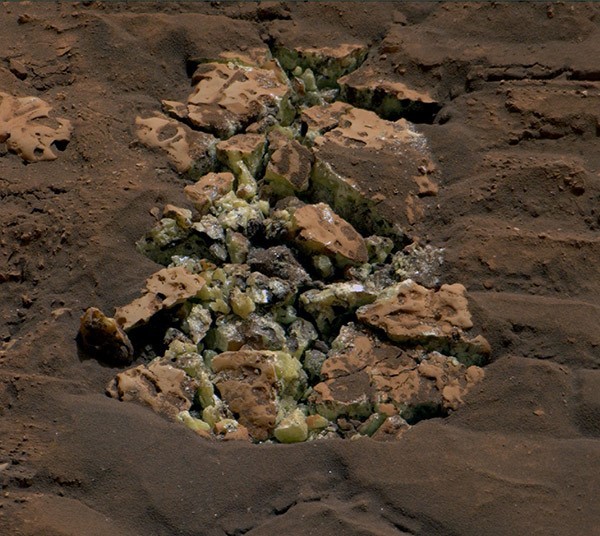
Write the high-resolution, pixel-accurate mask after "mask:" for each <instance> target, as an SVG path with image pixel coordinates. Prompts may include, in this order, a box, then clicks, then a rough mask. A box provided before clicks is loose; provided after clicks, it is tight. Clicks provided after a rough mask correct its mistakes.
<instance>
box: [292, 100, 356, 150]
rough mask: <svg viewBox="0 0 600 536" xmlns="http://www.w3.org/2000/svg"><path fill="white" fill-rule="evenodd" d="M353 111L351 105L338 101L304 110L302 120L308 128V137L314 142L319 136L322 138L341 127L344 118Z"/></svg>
mask: <svg viewBox="0 0 600 536" xmlns="http://www.w3.org/2000/svg"><path fill="white" fill-rule="evenodd" d="M351 109H352V106H350V104H347V103H345V102H341V101H336V102H333V103H331V104H324V105H321V106H311V107H310V108H306V109H304V110H302V113H301V115H300V120H301V121H302V124H303V125H304V126H305V127H306V137H307V138H308V139H309V140H311V141H314V139H315V138H316V137H317V136H322V135H323V134H325V133H326V132H328V131H330V130H333V129H334V128H335V127H337V126H338V125H339V123H340V119H341V118H342V116H343V115H344V114H345V113H347V112H348V111H350V110H351Z"/></svg>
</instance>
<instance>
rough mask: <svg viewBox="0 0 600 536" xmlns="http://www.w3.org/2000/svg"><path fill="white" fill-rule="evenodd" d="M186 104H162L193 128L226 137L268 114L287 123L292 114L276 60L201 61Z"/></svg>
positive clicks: (168, 102)
mask: <svg viewBox="0 0 600 536" xmlns="http://www.w3.org/2000/svg"><path fill="white" fill-rule="evenodd" d="M192 84H193V85H194V90H193V92H192V94H191V95H190V96H189V98H188V100H187V103H186V104H183V103H177V102H172V101H166V102H164V103H163V105H164V106H165V108H166V109H167V110H168V112H169V113H170V114H171V115H173V116H174V117H176V118H178V119H180V120H185V121H187V122H189V123H190V124H192V125H193V126H194V127H195V128H197V129H199V130H202V131H206V132H211V133H214V134H216V135H217V136H219V137H220V138H228V137H230V136H233V135H234V134H236V133H238V132H240V131H241V130H243V129H244V128H245V127H247V126H248V125H250V124H251V123H254V122H257V121H261V120H263V119H264V118H266V117H268V116H271V117H274V118H276V119H277V120H278V121H279V122H280V123H283V124H289V123H290V122H291V121H292V119H293V117H294V110H293V108H292V106H291V105H290V102H289V99H290V97H291V88H290V86H289V85H288V83H287V78H286V76H285V74H284V73H283V71H281V69H280V68H279V67H278V65H277V64H276V63H275V62H266V63H265V64H264V65H263V67H255V66H248V65H241V64H235V63H233V62H229V63H217V62H209V63H202V64H200V65H199V66H198V68H197V69H196V72H195V73H194V75H193V77H192Z"/></svg>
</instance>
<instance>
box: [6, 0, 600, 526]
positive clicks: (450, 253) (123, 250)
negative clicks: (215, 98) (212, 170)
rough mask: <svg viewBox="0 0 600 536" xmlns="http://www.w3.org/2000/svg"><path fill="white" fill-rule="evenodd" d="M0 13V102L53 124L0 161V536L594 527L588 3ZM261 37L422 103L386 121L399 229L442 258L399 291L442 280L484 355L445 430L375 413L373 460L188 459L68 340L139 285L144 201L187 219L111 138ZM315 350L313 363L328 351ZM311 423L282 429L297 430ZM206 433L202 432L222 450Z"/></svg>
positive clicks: (212, 455) (145, 271)
mask: <svg viewBox="0 0 600 536" xmlns="http://www.w3.org/2000/svg"><path fill="white" fill-rule="evenodd" d="M0 10H1V13H0V17H1V19H2V32H0V42H1V44H2V50H3V51H4V54H3V56H4V57H3V61H0V85H1V86H2V89H1V91H3V92H5V93H7V94H10V95H12V96H15V97H22V96H36V97H39V98H41V99H43V100H44V101H45V102H47V103H48V104H49V105H51V106H53V110H52V112H53V113H55V114H56V117H61V118H63V117H64V118H66V119H69V120H70V121H71V122H72V126H73V129H74V130H73V134H72V136H71V141H70V143H69V145H68V147H67V149H66V150H65V151H64V152H61V153H60V154H59V158H57V159H56V160H52V161H44V162H39V163H36V164H33V165H23V163H22V159H21V158H20V157H19V156H17V155H15V154H12V153H7V152H6V149H5V147H6V146H3V147H0V198H1V202H0V204H1V205H2V210H0V222H1V225H0V244H1V246H0V287H1V290H2V298H3V299H2V300H1V302H0V317H1V318H2V322H0V378H1V379H0V435H1V437H2V440H1V441H0V485H1V486H2V493H1V494H0V495H1V497H0V504H1V506H0V529H1V530H0V532H2V533H6V534H15V535H29V536H31V535H41V534H123V535H137V534H172V533H173V532H180V533H182V534H194V535H195V534H203V535H204V534H208V535H211V536H212V535H213V534H215V535H222V534H226V533H229V534H236V533H238V534H241V533H246V534H274V533H284V534H296V533H298V534H303V533H310V532H314V533H319V534H323V535H334V534H336V535H337V534H340V533H344V534H348V535H350V536H354V535H358V534H360V535H364V534H397V533H399V532H404V533H409V534H414V535H425V534H426V535H444V534H445V535H447V534H460V535H465V536H466V535H480V534H491V535H504V534H537V533H539V534H548V535H557V536H558V535H562V534H573V535H581V536H584V535H585V536H588V535H589V534H593V533H594V531H595V530H596V529H597V527H598V525H599V523H600V521H599V519H598V509H597V498H596V497H597V494H596V493H595V490H596V489H598V487H599V483H598V475H597V473H596V472H595V471H592V470H590V467H595V466H597V465H598V462H599V460H600V452H599V449H598V429H599V427H598V412H597V410H596V408H597V407H598V406H599V403H598V393H599V390H598V388H597V386H598V381H597V372H596V371H595V370H594V369H595V368H597V367H598V362H599V355H598V329H597V321H596V319H597V318H598V307H597V305H596V304H597V302H598V293H599V285H598V280H599V279H598V277H597V275H598V270H597V267H598V266H600V264H598V263H597V262H594V261H595V259H596V258H597V256H598V240H597V236H596V233H597V230H598V221H597V197H598V187H599V182H598V176H597V175H598V169H599V165H600V162H599V161H598V151H597V149H596V145H597V137H596V135H595V123H594V119H593V116H594V107H593V106H590V105H589V103H590V102H594V100H595V99H596V97H597V78H598V76H597V74H598V73H597V71H598V69H597V65H596V63H597V60H596V58H597V57H598V52H599V51H598V45H599V43H600V39H599V36H598V32H599V30H598V24H597V21H598V8H597V7H596V6H595V5H593V4H586V5H583V4H577V3H566V4H560V3H551V4H547V3H534V2H532V3H519V4H516V3H468V4H465V5H462V4H450V3H448V4H436V3H414V4H411V3H394V4H390V3H381V4H377V3H369V4H368V5H364V6H363V5H360V4H359V5H357V4H356V3H351V4H344V3H329V4H316V3H312V2H309V3H287V4H279V3H265V2H261V3H260V4H256V3H254V4H251V3H239V4H237V3H229V2H221V3H219V4H216V3H215V4H213V5H209V4H208V3H193V4H192V3H177V4H166V3H161V4H157V3H154V4H149V3H131V4H128V6H127V9H125V7H124V5H119V4H115V3H107V2H104V3H100V2H93V3H88V2H83V3H79V4H78V5H74V4H73V5H72V4H52V5H51V4H47V3H43V2H41V3H29V4H27V3H11V2H9V3H5V4H3V5H2V7H1V8H0ZM275 39H276V40H277V41H278V42H282V43H283V42H285V44H286V45H287V46H289V47H294V46H320V45H324V46H331V47H336V46H338V45H340V44H344V43H353V42H354V43H362V44H364V45H365V46H367V47H369V54H368V56H367V58H366V59H365V62H364V64H363V65H366V66H369V67H372V68H373V69H374V70H375V71H376V72H377V73H379V74H380V75H381V76H382V77H383V78H384V79H389V80H397V81H401V82H403V83H405V84H406V85H407V86H408V87H409V88H411V89H415V90H418V91H426V92H428V93H429V94H430V95H431V96H432V98H434V99H435V100H436V101H437V102H438V103H440V105H441V106H442V108H441V110H440V112H439V113H438V114H437V115H436V116H435V118H434V119H433V121H432V122H430V121H427V120H425V121H423V122H421V121H418V120H417V119H418V118H413V119H412V120H413V122H415V123H417V126H416V129H417V130H418V131H419V132H421V133H423V134H424V135H425V136H426V137H427V139H428V142H429V147H430V150H431V153H432V155H433V156H434V158H435V160H436V164H437V166H438V170H437V172H436V174H434V177H433V179H434V181H435V183H436V184H437V186H438V188H439V191H438V194H437V196H433V197H428V196H424V197H419V200H420V203H421V206H422V209H423V211H424V212H423V214H424V218H423V220H422V221H421V222H418V221H417V222H416V223H415V224H414V225H413V226H412V230H411V231H410V233H411V236H415V235H416V236H418V238H419V239H420V240H419V245H420V247H424V246H426V245H428V244H430V245H431V246H432V247H433V248H434V249H435V250H437V249H444V254H443V255H444V262H443V264H442V265H441V271H439V272H438V274H437V276H436V275H433V274H432V275H431V281H434V280H435V278H436V277H438V278H439V282H438V283H433V284H431V283H425V282H423V281H421V280H418V279H416V277H415V276H414V275H411V276H410V277H411V278H412V279H414V280H415V281H417V282H418V283H419V284H422V285H425V286H428V287H429V286H434V287H435V288H439V285H440V284H442V283H445V282H454V281H458V282H461V283H462V284H464V285H465V287H466V288H467V289H468V291H469V292H468V299H469V306H470V310H471V313H472V315H473V322H474V324H475V326H476V329H479V328H481V331H482V333H483V334H484V335H485V336H486V338H488V339H489V341H490V343H491V345H492V348H493V353H492V356H491V361H492V362H491V363H490V364H489V365H487V366H486V367H485V372H486V374H485V378H484V379H483V381H481V382H479V383H478V384H477V385H475V386H474V387H473V388H472V389H471V390H470V392H469V393H468V394H467V395H466V396H465V397H464V402H465V404H464V405H463V406H462V407H461V408H460V410H458V411H455V412H452V413H451V414H450V415H449V416H448V417H447V418H444V419H439V418H436V419H428V420H424V421H421V422H419V423H417V424H416V425H413V426H411V427H410V428H409V429H407V431H405V432H404V433H403V434H402V430H403V426H404V425H403V424H402V421H401V420H400V419H401V417H398V416H392V417H389V418H388V419H386V421H385V422H384V423H383V424H382V425H381V426H380V428H379V429H378V431H377V432H375V434H374V435H373V436H371V437H372V438H377V439H379V438H382V439H383V438H385V437H386V435H388V436H389V437H392V438H393V441H391V442H389V443H387V444H384V445H382V444H379V443H378V442H376V441H372V440H369V439H365V438H358V439H357V440H356V441H346V440H344V441H341V440H338V441H309V442H302V443H297V444H294V445H275V444H273V445H269V444H264V445H261V446H254V445H250V444H247V443H246V442H233V441H232V442H228V443H227V444H220V443H216V442H211V441H206V440H205V439H203V438H202V437H200V436H199V435H198V432H197V431H193V430H190V429H189V428H187V427H185V426H182V425H181V424H180V423H178V422H171V421H169V420H166V419H163V418H162V417H160V416H159V415H156V414H155V413H154V412H153V411H151V410H149V409H148V408H147V407H144V406H140V405H139V404H135V403H125V402H121V401H117V400H115V399H112V398H109V397H105V396H103V395H102V392H103V390H104V388H105V386H106V383H107V382H108V381H109V380H110V379H111V378H114V376H115V375H116V374H118V373H120V372H123V369H122V368H113V367H108V366H106V364H102V363H99V362H98V361H97V360H95V359H87V356H82V355H80V354H78V353H77V348H76V346H75V345H74V341H73V335H74V333H75V332H76V330H77V329H78V327H79V321H80V315H81V314H82V313H83V310H84V309H85V308H86V307H88V306H90V305H94V306H96V307H98V308H99V309H101V310H103V311H105V312H110V311H112V310H113V308H114V307H115V306H118V305H122V304H124V303H128V302H129V301H131V300H133V299H135V298H136V297H137V296H138V295H139V290H138V289H139V288H140V283H141V282H143V281H144V280H145V279H146V278H147V277H149V276H150V275H151V274H152V273H154V272H156V270H157V269H160V268H161V267H160V266H157V265H156V264H155V263H154V262H153V261H151V260H149V259H147V258H146V257H144V256H143V255H138V254H136V253H135V252H134V248H135V242H136V241H137V240H138V239H139V237H140V236H142V235H143V234H144V233H145V232H146V231H147V230H148V228H149V227H150V226H151V225H153V223H154V221H155V218H158V217H160V214H161V209H162V207H163V206H164V205H165V204H172V205H174V206H177V207H182V208H186V209H191V208H193V207H191V205H190V204H189V203H188V202H187V201H186V198H185V195H184V194H183V191H182V190H183V186H184V184H187V183H188V179H184V178H181V177H179V176H178V175H177V174H176V173H175V172H174V171H173V170H172V166H171V165H170V164H169V163H168V161H167V159H166V158H165V157H164V155H162V154H160V153H159V152H154V151H148V150H146V149H145V148H144V147H141V146H140V144H139V143H137V142H135V141H134V140H135V138H136V136H135V133H134V125H135V118H136V117H137V116H141V117H151V116H153V115H154V113H155V111H156V110H157V109H158V108H159V103H160V101H161V100H162V99H178V100H180V101H184V100H185V98H186V97H187V95H188V94H189V93H190V85H189V76H188V74H187V73H191V72H193V70H194V69H195V65H197V64H198V63H199V62H200V61H205V60H206V59H207V58H215V57H221V56H220V55H222V54H224V53H226V52H229V53H231V54H233V55H235V56H238V57H240V56H241V55H244V56H246V57H248V59H249V60H250V61H251V62H260V61H261V60H256V59H254V58H255V57H258V56H260V55H261V54H262V55H263V57H264V54H265V53H268V47H267V46H266V44H265V41H267V42H269V43H271V42H273V41H272V40H275ZM203 58H204V60H203ZM246 61H248V60H246ZM188 62H189V63H188ZM186 67H187V69H188V70H187V73H186ZM302 76H304V78H306V79H307V81H310V77H309V75H308V74H305V73H304V72H303V73H300V76H299V78H300V77H302ZM332 89H333V88H332ZM309 96H310V95H309ZM515 96H517V97H518V99H517V101H516V102H515V105H512V104H511V103H512V101H514V97H515ZM524 99H526V100H527V103H525V102H524ZM586 103H588V104H587V105H586ZM315 104H317V103H316V102H315ZM525 104H526V105H525ZM51 115H52V114H51ZM409 120H410V118H409ZM167 133H168V131H167V132H165V133H164V134H165V135H166V134H167ZM132 142H133V143H132ZM57 154H58V153H57ZM335 164H336V166H337V167H341V166H343V165H345V159H340V160H338V161H335ZM371 164H372V166H375V167H371V168H369V167H365V169H364V170H363V171H367V172H369V173H373V175H374V179H373V180H374V181H375V185H374V186H373V188H374V189H376V188H380V189H381V193H382V195H385V196H386V197H387V198H388V199H389V205H388V208H389V210H390V213H394V210H395V212H396V214H399V215H401V216H402V217H403V213H404V212H405V209H406V207H405V205H404V202H403V200H404V199H405V197H404V196H402V195H397V196H394V195H393V190H394V188H397V187H398V182H400V177H401V175H402V169H400V168H398V167H397V166H395V167H394V166H393V165H392V164H393V162H392V160H391V159H381V160H377V159H376V158H375V155H373V161H372V162H371ZM350 165H351V164H347V166H348V169H350ZM357 165H359V164H357ZM413 175H414V174H413V173H410V177H412V176H413ZM365 176H368V175H366V174H365ZM193 180H197V178H194V179H193ZM410 180H413V179H412V178H411V179H410ZM415 192H416V190H415ZM375 193H377V192H375ZM417 197H418V196H417ZM392 209H394V210H392ZM343 217H345V216H343ZM351 223H352V224H353V225H354V226H355V227H357V226H356V225H355V223H354V222H351ZM238 232H239V231H238ZM365 238H368V234H366V235H365ZM286 245H289V244H286ZM394 255H395V253H394ZM402 269H403V270H404V273H407V269H406V267H402ZM312 275H316V273H315V274H312ZM319 277H320V276H319ZM403 277H406V275H405V276H403ZM174 312H175V311H173V313H174ZM171 314H172V313H168V315H167V316H169V317H170V316H171ZM141 329H143V328H141ZM197 333H198V334H200V333H201V331H198V332H197ZM315 345H316V347H315V349H312V350H310V352H311V354H310V355H311V356H312V357H314V358H315V359H314V360H315V362H318V360H319V359H321V358H319V354H317V352H321V354H322V353H323V351H325V352H327V351H328V349H327V348H324V347H323V346H322V345H321V344H317V343H315ZM145 359H146V358H145V357H144V358H140V357H136V361H135V365H136V366H137V365H139V364H141V363H142V362H143V361H145ZM346 421H347V422H341V424H342V425H343V426H344V427H345V428H348V430H349V431H350V433H352V428H353V427H354V424H353V423H352V422H349V421H350V419H346ZM361 424H362V423H361ZM322 425H323V422H322V419H321V418H319V416H316V415H315V416H314V417H311V418H310V419H307V427H308V430H309V435H310V434H311V433H312V432H313V431H314V428H313V427H315V426H316V427H317V428H318V426H322ZM359 426H360V425H359ZM228 427H229V428H231V429H232V427H230V423H225V424H224V425H223V427H222V430H223V434H221V435H222V436H223V437H226V436H227V435H228V434H236V433H239V434H240V435H243V433H244V430H243V428H240V427H238V430H237V431H235V432H229V431H228ZM325 428H326V427H323V428H321V430H325ZM388 431H389V432H388ZM384 432H386V435H384ZM326 433H327V432H326ZM395 433H399V434H402V435H401V438H400V439H397V438H396V436H395V435H394V434H395ZM157 468H158V469H157ZM224 483H227V485H224ZM506 512H510V515H506Z"/></svg>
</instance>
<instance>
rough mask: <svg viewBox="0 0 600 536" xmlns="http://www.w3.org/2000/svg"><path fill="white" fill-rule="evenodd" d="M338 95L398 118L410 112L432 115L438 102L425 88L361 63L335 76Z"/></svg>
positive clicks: (379, 112)
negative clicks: (422, 88)
mask: <svg viewBox="0 0 600 536" xmlns="http://www.w3.org/2000/svg"><path fill="white" fill-rule="evenodd" d="M338 83H339V84H340V90H341V93H340V95H341V97H342V98H343V99H344V100H345V101H346V102H350V103H351V104H353V105H354V106H357V107H360V108H368V109H370V110H373V111H375V112H377V114H379V115H380V116H382V117H385V118H391V119H397V118H398V117H406V116H407V115H408V116H410V115H411V114H413V115H417V114H425V115H426V116H427V117H431V118H433V116H434V115H435V113H436V112H437V111H438V110H439V109H440V105H439V104H438V103H437V102H436V100H435V99H434V98H433V97H432V96H431V95H430V94H429V92H427V91H420V90H418V89H414V88H410V87H408V86H407V85H406V84H405V83H404V82H401V81H399V80H391V79H390V78H389V75H388V76H385V77H384V76H382V75H381V74H380V73H378V72H376V71H375V69H374V68H373V67H372V66H370V65H362V66H361V67H360V68H359V69H357V70H356V71H353V72H352V73H350V74H347V75H346V76H343V77H342V78H340V79H339V80H338Z"/></svg>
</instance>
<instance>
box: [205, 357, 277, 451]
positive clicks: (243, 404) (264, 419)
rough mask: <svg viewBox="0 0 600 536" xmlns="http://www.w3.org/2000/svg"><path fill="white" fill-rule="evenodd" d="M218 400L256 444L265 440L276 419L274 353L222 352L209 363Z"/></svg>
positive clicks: (270, 432) (271, 430) (269, 434)
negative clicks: (213, 374)
mask: <svg viewBox="0 0 600 536" xmlns="http://www.w3.org/2000/svg"><path fill="white" fill-rule="evenodd" d="M212 368H213V371H214V372H215V374H216V375H217V376H216V378H215V380H214V382H215V385H216V387H217V389H218V391H219V393H220V395H221V399H222V400H223V401H224V402H225V403H226V404H227V405H228V407H229V409H230V410H231V411H232V412H233V414H234V415H236V416H237V417H238V419H239V421H240V424H242V425H243V426H245V427H246V428H247V429H248V432H249V433H250V436H251V437H252V438H253V439H254V440H256V441H265V440H266V439H268V438H269V437H270V436H271V434H272V432H273V429H274V428H275V421H276V418H277V392H276V386H277V376H276V373H275V363H274V357H273V352H259V351H250V350H245V351H238V352H224V353H222V354H219V355H218V356H216V357H215V358H214V359H213V360H212Z"/></svg>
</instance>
